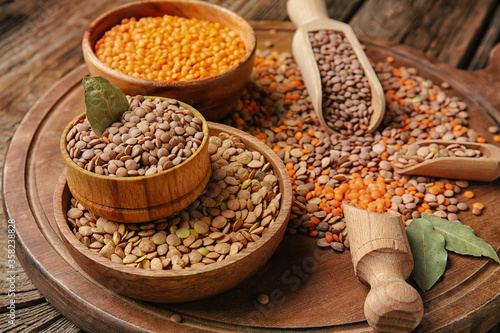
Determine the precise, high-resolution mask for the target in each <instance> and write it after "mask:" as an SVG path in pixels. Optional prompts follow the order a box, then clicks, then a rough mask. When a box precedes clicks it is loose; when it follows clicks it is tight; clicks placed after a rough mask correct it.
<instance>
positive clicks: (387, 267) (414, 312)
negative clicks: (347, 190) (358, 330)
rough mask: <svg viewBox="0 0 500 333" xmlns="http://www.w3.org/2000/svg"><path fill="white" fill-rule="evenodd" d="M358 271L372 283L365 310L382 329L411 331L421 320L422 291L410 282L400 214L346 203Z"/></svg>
mask: <svg viewBox="0 0 500 333" xmlns="http://www.w3.org/2000/svg"><path fill="white" fill-rule="evenodd" d="M342 207H343V209H344V216H345V218H346V224H347V234H348V237H349V244H350V249H351V256H352V263H353V265H354V272H355V273H356V276H357V277H358V279H359V280H360V281H361V282H363V283H365V284H367V285H370V287H371V289H370V291H369V292H368V295H367V297H366V300H365V305H364V312H365V317H366V320H367V321H368V324H369V325H370V326H371V327H372V328H374V329H375V330H377V331H380V332H410V331H411V330H413V329H414V328H415V327H417V325H418V324H419V323H420V321H421V319H422V316H423V311H424V310H423V303H422V298H421V297H420V294H419V293H418V292H417V291H416V290H415V288H413V287H412V286H410V285H409V284H408V283H406V281H405V279H407V278H408V277H409V276H410V274H411V271H412V269H413V257H412V254H411V251H410V245H409V243H408V238H407V237H406V231H405V228H404V222H403V219H402V218H401V215H400V214H399V213H392V214H380V213H374V212H370V211H367V210H363V209H360V208H356V207H354V206H351V205H350V204H348V203H346V202H344V203H343V204H342Z"/></svg>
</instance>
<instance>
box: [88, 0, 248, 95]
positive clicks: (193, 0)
mask: <svg viewBox="0 0 500 333" xmlns="http://www.w3.org/2000/svg"><path fill="white" fill-rule="evenodd" d="M155 3H156V4H158V3H172V4H176V5H181V6H182V5H185V4H191V5H192V4H195V5H196V6H204V7H206V8H212V9H215V10H217V11H218V12H220V13H222V14H223V15H226V16H230V17H232V18H233V19H235V20H236V21H238V22H239V25H240V26H242V27H244V29H243V30H245V31H247V32H248V36H247V37H245V38H242V36H241V35H239V36H240V38H241V40H242V42H243V43H245V48H246V52H245V55H244V56H243V58H242V59H241V61H240V62H239V63H238V64H237V65H235V66H232V67H230V68H228V69H225V70H223V71H221V72H219V73H217V74H214V75H210V76H208V77H205V78H202V79H194V80H186V81H154V80H146V79H140V78H135V77H132V76H130V75H127V74H125V73H122V72H120V71H118V70H116V69H113V68H111V67H109V66H107V65H106V64H105V63H103V62H102V61H101V60H99V58H97V56H96V55H95V52H94V45H91V43H90V39H91V36H92V34H93V33H94V32H95V27H96V26H97V25H98V24H100V23H101V21H103V20H104V19H106V18H107V17H109V16H111V15H113V14H115V13H118V12H121V11H125V10H127V9H131V8H134V7H139V6H147V5H150V4H155ZM165 14H166V13H158V16H160V15H165ZM137 17H139V16H137ZM124 18H125V17H122V18H121V19H124ZM121 19H120V21H121ZM116 24H119V22H118V23H115V24H113V25H111V26H109V27H107V28H106V30H105V31H108V30H109V29H110V28H112V27H113V26H115V25H116ZM101 37H102V36H99V37H98V38H101ZM98 38H96V41H97V40H98ZM246 40H248V41H249V42H248V45H247V43H246V42H245V41H246ZM256 50H257V39H256V37H255V32H254V30H253V28H252V26H251V25H250V23H248V21H246V20H245V19H244V18H243V17H241V16H240V15H238V14H236V13H235V12H233V11H231V10H229V9H227V8H224V7H221V6H219V5H216V4H212V3H209V2H202V1H197V0H162V1H154V0H153V1H151V0H149V1H141V2H136V3H130V4H126V5H123V6H119V7H116V8H114V9H112V10H110V11H108V12H106V13H104V14H102V15H101V16H99V17H98V18H97V19H95V20H94V21H93V22H92V23H91V24H90V25H89V27H88V28H87V30H86V31H85V33H84V35H83V40H82V51H83V54H84V56H85V57H88V59H89V61H91V62H92V63H93V65H94V66H96V67H98V68H99V69H100V70H101V71H102V72H105V73H107V75H110V76H111V77H114V78H116V79H120V80H124V81H130V82H132V83H134V84H137V85H140V86H144V85H147V86H153V87H155V88H173V87H190V86H194V85H203V84H208V83H210V82H212V81H217V80H219V79H220V78H222V77H224V76H226V75H228V74H230V73H231V72H234V71H236V70H238V68H240V67H243V65H244V64H246V63H248V62H249V61H252V59H253V55H254V54H255V53H256Z"/></svg>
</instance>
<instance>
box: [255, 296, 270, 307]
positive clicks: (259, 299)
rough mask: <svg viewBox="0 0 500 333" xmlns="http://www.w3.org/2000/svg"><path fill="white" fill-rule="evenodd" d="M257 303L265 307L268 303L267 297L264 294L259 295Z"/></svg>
mask: <svg viewBox="0 0 500 333" xmlns="http://www.w3.org/2000/svg"><path fill="white" fill-rule="evenodd" d="M257 302H259V303H260V304H262V305H266V304H267V303H269V296H267V295H266V294H260V295H259V296H257Z"/></svg>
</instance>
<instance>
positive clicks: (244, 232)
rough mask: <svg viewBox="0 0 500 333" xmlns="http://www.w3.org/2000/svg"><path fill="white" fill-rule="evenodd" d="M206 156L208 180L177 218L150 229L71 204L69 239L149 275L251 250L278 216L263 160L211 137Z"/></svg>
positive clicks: (237, 143)
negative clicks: (151, 272)
mask: <svg viewBox="0 0 500 333" xmlns="http://www.w3.org/2000/svg"><path fill="white" fill-rule="evenodd" d="M208 150H209V154H210V160H211V163H212V166H211V169H212V175H211V178H210V180H209V182H208V184H207V186H206V187H205V190H204V192H203V193H202V194H201V195H200V196H199V197H198V198H197V199H196V200H195V201H194V202H193V203H192V204H191V205H190V206H189V207H188V208H186V209H184V210H182V211H181V212H180V213H178V214H175V215H173V216H170V217H168V218H165V219H161V220H157V221H153V222H151V223H142V224H134V223H132V224H127V223H117V222H113V221H109V220H107V219H105V218H102V217H97V216H94V215H93V214H91V213H90V212H89V211H88V210H87V209H85V207H83V206H82V205H81V204H80V203H78V202H77V201H76V200H75V199H74V198H72V199H71V204H72V205H71V207H70V209H69V210H68V212H67V218H68V219H67V220H68V224H69V225H70V227H71V228H72V229H73V233H74V234H75V236H76V237H77V238H78V239H79V240H80V241H81V242H82V243H83V244H84V245H86V246H87V247H89V248H90V249H91V250H93V251H95V252H97V253H99V254H100V255H101V256H103V257H105V258H108V259H110V260H112V261H113V262H116V263H119V264H124V265H127V266H133V267H139V268H149V269H152V270H163V269H165V270H167V269H173V270H177V269H184V268H194V267H199V266H205V265H208V264H212V263H215V262H217V261H221V260H223V259H224V258H227V257H231V256H233V255H235V254H237V253H239V252H241V251H243V250H244V249H245V248H246V247H250V246H252V245H253V244H254V242H256V241H258V240H259V239H260V237H261V236H262V235H264V234H265V233H266V232H267V231H268V229H269V228H271V227H272V225H273V224H274V221H275V218H276V216H277V215H278V213H279V207H280V202H281V194H280V193H279V185H278V179H277V177H276V176H275V174H274V171H273V169H272V167H271V165H270V164H269V163H267V162H266V161H265V159H264V156H263V155H261V154H260V153H259V152H257V151H249V150H247V149H246V146H245V145H244V144H243V143H242V142H241V140H240V139H239V138H238V137H236V136H229V135H228V134H226V133H220V134H219V136H212V137H210V141H209V145H208Z"/></svg>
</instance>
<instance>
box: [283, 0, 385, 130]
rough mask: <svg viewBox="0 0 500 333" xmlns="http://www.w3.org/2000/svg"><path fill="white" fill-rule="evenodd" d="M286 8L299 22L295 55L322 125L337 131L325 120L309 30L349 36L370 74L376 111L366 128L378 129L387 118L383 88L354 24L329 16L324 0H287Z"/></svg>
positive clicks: (369, 79) (295, 22)
mask: <svg viewBox="0 0 500 333" xmlns="http://www.w3.org/2000/svg"><path fill="white" fill-rule="evenodd" d="M287 12H288V16H289V17H290V19H291V21H292V22H293V24H295V26H297V31H296V32H295V34H294V36H293V41H292V51H293V55H294V57H295V60H296V61H297V64H298V65H299V67H300V69H301V72H302V77H303V78H304V82H305V85H306V88H307V91H308V93H309V96H310V98H311V102H312V104H313V107H314V110H315V111H316V114H317V115H318V119H319V121H320V123H321V125H322V126H323V127H324V128H325V129H326V130H327V132H328V133H330V134H332V133H336V132H335V131H334V130H333V129H332V128H330V127H329V126H328V125H327V124H326V121H325V119H324V117H323V102H322V100H323V97H322V87H321V77H320V73H319V68H318V64H317V62H316V58H315V57H314V53H313V50H312V47H311V43H310V42H309V37H308V32H310V31H319V30H334V31H338V32H341V33H343V34H344V36H345V37H346V38H347V40H348V41H349V43H350V44H351V46H352V48H353V51H354V53H355V54H356V57H357V58H358V60H359V63H360V64H361V67H362V68H363V71H364V72H365V75H366V77H367V78H368V82H369V83H370V87H371V95H372V104H371V105H372V108H373V114H372V116H371V118H370V122H369V124H368V129H367V130H366V132H367V133H368V132H371V131H373V130H374V129H376V128H377V127H378V125H380V123H381V122H382V119H383V118H384V112H385V97H384V91H383V89H382V85H381V84H380V81H379V79H378V77H377V74H375V71H374V70H373V67H372V66H371V64H370V62H369V60H368V58H367V57H366V54H365V52H364V51H363V49H362V48H361V45H360V44H359V41H358V38H357V37H356V34H355V33H354V31H353V30H352V28H351V26H350V25H348V24H346V23H343V22H339V21H335V20H332V19H330V18H329V17H328V14H327V11H326V7H325V3H324V2H323V0H288V1H287Z"/></svg>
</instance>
